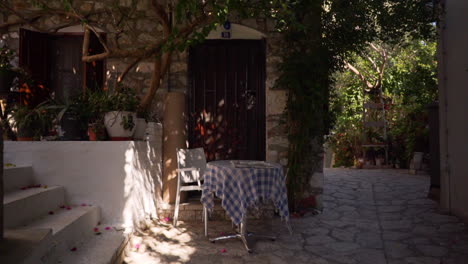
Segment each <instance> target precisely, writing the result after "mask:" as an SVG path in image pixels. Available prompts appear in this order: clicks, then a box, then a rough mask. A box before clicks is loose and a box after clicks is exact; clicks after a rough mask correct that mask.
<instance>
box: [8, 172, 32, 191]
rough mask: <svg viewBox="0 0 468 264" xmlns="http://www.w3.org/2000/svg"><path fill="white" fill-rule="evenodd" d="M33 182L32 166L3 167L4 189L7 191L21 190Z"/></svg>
mask: <svg viewBox="0 0 468 264" xmlns="http://www.w3.org/2000/svg"><path fill="white" fill-rule="evenodd" d="M33 183H34V180H33V172H32V167H31V166H17V167H10V168H4V169H3V190H4V191H5V192H8V191H13V190H19V189H20V188H22V187H25V186H29V185H32V184H33Z"/></svg>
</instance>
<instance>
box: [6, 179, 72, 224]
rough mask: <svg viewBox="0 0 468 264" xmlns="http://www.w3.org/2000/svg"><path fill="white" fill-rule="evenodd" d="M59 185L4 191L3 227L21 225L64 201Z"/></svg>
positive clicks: (61, 188)
mask: <svg viewBox="0 0 468 264" xmlns="http://www.w3.org/2000/svg"><path fill="white" fill-rule="evenodd" d="M64 199H65V190H64V188H63V187H61V186H50V187H47V188H43V187H40V188H31V189H26V190H16V191H12V192H8V193H5V195H4V199H3V210H4V211H3V215H4V218H3V219H4V227H5V228H14V227H21V226H23V225H25V224H27V223H29V222H31V221H33V220H34V219H36V218H38V217H40V216H42V215H45V214H47V213H48V212H49V211H51V210H54V209H56V208H58V207H59V206H60V205H62V204H63V203H64Z"/></svg>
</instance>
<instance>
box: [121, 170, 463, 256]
mask: <svg viewBox="0 0 468 264" xmlns="http://www.w3.org/2000/svg"><path fill="white" fill-rule="evenodd" d="M428 188H429V178H428V177H427V176H421V175H410V174H406V173H405V172H403V171H397V170H351V169H328V170H326V171H325V188H324V199H323V200H324V206H325V209H324V211H323V213H322V214H319V215H306V216H304V217H302V218H296V219H292V225H293V229H294V234H293V235H289V233H288V232H287V229H286V227H285V225H284V223H282V222H281V221H280V220H279V219H274V220H267V221H260V220H255V221H251V222H250V223H249V227H251V229H256V231H265V230H272V231H270V232H273V233H276V234H278V239H277V240H276V241H275V242H271V241H258V242H257V243H256V244H255V246H254V250H255V252H254V253H252V254H249V253H247V252H246V251H245V249H244V248H243V246H242V244H241V242H240V241H238V240H231V241H225V242H217V243H216V244H212V243H209V242H208V241H207V239H206V238H205V237H204V236H203V231H202V224H201V223H183V224H181V225H179V227H178V228H177V229H176V228H173V227H172V225H170V224H165V223H154V224H153V225H152V226H150V227H148V229H147V230H145V231H141V232H140V233H139V234H138V235H137V236H135V237H134V238H133V239H132V240H131V242H130V243H129V246H128V248H127V249H126V258H125V261H126V262H127V263H289V264H292V263H311V264H313V263H320V264H326V263H329V264H331V263H339V264H341V263H343V264H354V263H356V264H361V263H362V264H380V263H386V264H400V263H409V264H441V263H444V264H455V263H456V264H465V263H468V230H467V227H466V226H465V225H464V224H463V223H461V222H460V221H459V220H458V219H457V218H456V217H454V216H450V215H443V214H440V213H438V210H437V205H436V203H434V202H433V201H431V200H429V199H427V198H426V196H427V191H428ZM209 230H210V232H209V236H211V237H214V236H218V235H221V234H223V232H226V231H229V230H231V224H230V223H229V222H211V221H210V223H209ZM254 231H255V230H254Z"/></svg>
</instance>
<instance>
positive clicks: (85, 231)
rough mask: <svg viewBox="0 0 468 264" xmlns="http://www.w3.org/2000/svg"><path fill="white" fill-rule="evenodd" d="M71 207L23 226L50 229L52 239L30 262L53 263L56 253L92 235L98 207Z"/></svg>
mask: <svg viewBox="0 0 468 264" xmlns="http://www.w3.org/2000/svg"><path fill="white" fill-rule="evenodd" d="M71 208H72V209H71V210H67V209H57V210H55V211H54V214H53V215H46V216H43V217H42V218H40V219H37V220H36V221H34V222H32V223H31V224H29V225H27V226H26V227H25V228H31V229H36V228H51V229H52V239H51V240H50V241H49V243H48V245H47V247H46V249H45V250H44V251H43V252H40V253H38V254H34V258H33V259H30V261H31V262H30V263H53V262H54V261H55V258H56V257H57V256H58V255H61V254H64V253H65V252H69V251H70V250H71V249H72V248H74V247H77V245H79V244H80V243H82V242H83V241H86V240H87V239H89V238H91V237H92V236H94V231H93V229H94V227H96V226H97V224H98V223H99V220H100V217H101V215H100V209H99V207H97V206H72V207H71ZM37 256H39V257H40V258H38V257H37ZM26 263H28V262H26Z"/></svg>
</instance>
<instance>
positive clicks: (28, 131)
mask: <svg viewBox="0 0 468 264" xmlns="http://www.w3.org/2000/svg"><path fill="white" fill-rule="evenodd" d="M55 115H56V110H55V107H53V106H51V105H49V104H48V102H44V103H42V104H39V105H37V106H36V107H34V108H30V107H28V106H27V105H17V106H15V107H13V108H12V110H11V112H10V117H9V120H8V121H9V122H11V123H12V124H13V127H15V128H16V130H17V135H18V137H32V138H34V139H40V137H41V136H43V135H45V134H46V133H47V132H48V131H49V130H50V129H51V127H52V120H53V119H54V117H55Z"/></svg>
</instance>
